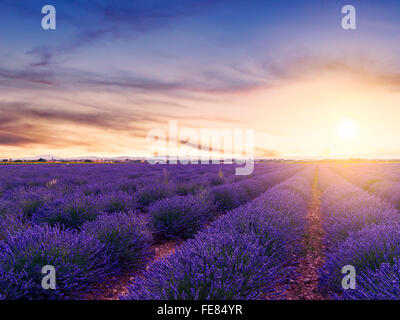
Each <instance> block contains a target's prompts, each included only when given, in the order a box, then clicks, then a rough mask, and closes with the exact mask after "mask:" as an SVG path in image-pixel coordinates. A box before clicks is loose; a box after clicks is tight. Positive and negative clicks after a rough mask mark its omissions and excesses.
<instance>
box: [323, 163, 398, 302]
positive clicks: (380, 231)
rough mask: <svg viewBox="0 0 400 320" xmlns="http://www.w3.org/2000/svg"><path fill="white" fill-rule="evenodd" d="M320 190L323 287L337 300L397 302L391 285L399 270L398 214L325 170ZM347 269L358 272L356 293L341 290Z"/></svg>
mask: <svg viewBox="0 0 400 320" xmlns="http://www.w3.org/2000/svg"><path fill="white" fill-rule="evenodd" d="M320 188H321V190H322V191H323V194H322V206H321V211H322V214H323V227H324V229H325V230H326V236H325V244H326V246H327V248H328V249H327V252H326V262H325V265H324V267H323V269H322V270H321V277H320V285H321V288H322V289H323V290H326V291H327V292H329V293H331V294H332V295H333V296H334V297H336V298H338V299H399V298H400V287H399V283H398V282H397V283H396V282H394V283H391V281H392V280H394V279H396V278H397V277H398V275H399V271H400V269H399V268H398V264H396V261H397V257H398V256H399V254H400V234H399V232H398V230H399V226H400V225H399V223H400V214H399V212H398V211H397V210H396V209H395V208H394V207H393V206H391V205H390V204H389V203H387V202H384V201H382V200H381V199H380V198H378V197H375V196H373V195H371V194H368V193H367V192H366V191H365V190H363V189H361V188H359V187H357V186H355V185H353V184H351V183H349V182H348V181H346V180H345V179H344V178H343V177H341V176H339V175H338V174H337V173H335V172H333V171H332V170H330V169H328V168H326V167H321V169H320ZM347 265H351V266H353V267H354V268H355V270H356V288H355V289H344V288H343V287H342V279H343V276H344V275H343V274H342V268H343V267H344V266H347ZM389 283H391V284H390V285H389Z"/></svg>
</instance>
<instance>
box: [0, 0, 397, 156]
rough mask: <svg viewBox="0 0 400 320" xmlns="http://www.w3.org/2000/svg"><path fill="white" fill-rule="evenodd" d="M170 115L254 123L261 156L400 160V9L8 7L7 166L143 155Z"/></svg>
mask: <svg viewBox="0 0 400 320" xmlns="http://www.w3.org/2000/svg"><path fill="white" fill-rule="evenodd" d="M128 3H129V4H128ZM46 4H52V5H54V6H55V8H56V10H57V28H56V30H48V31H45V30H43V29H42V28H41V19H42V17H43V15H42V14H41V8H42V6H44V5H46ZM346 4H351V5H353V6H354V7H355V8H356V12H357V29H356V30H344V29H343V28H342V26H341V19H342V17H343V14H342V13H341V9H342V7H343V5H346ZM169 120H176V121H177V122H178V126H179V127H190V128H196V129H197V128H232V129H233V128H236V129H237V128H241V129H253V130H255V133H256V154H257V156H262V157H272V158H281V157H282V158H285V157H297V158H302V157H309V156H311V157H336V156H359V157H377V158H395V157H400V2H399V1H398V0H397V1H384V0H380V1H376V0H374V1H370V0H368V1H367V0H363V1H353V0H351V1H331V0H330V1H328V0H325V1H318V0H314V1H285V0H279V1H267V0H264V1H256V0H252V1H249V0H247V1H245V0H243V1H235V0H229V1H228V0H227V1H224V0H220V1H215V0H213V1H208V0H203V1H198V0H197V1H196V0H191V1H189V0H188V1H173V0H171V1H152V0H146V1H83V0H68V1H47V0H46V1H40V0H35V1H32V0H30V1H28V0H25V1H22V0H2V1H1V3H0V157H1V158H10V157H11V158H17V157H32V156H37V155H48V154H51V155H56V156H60V157H76V156H145V155H147V154H148V147H149V146H148V142H146V140H145V137H146V134H147V132H148V130H150V129H154V128H162V129H166V128H167V126H168V121H169Z"/></svg>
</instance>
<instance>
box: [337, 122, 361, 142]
mask: <svg viewBox="0 0 400 320" xmlns="http://www.w3.org/2000/svg"><path fill="white" fill-rule="evenodd" d="M357 131H358V128H357V124H356V123H355V121H354V120H352V119H343V120H342V121H340V123H339V126H338V130H337V133H338V136H339V138H340V139H342V140H353V139H354V138H355V136H356V135H357Z"/></svg>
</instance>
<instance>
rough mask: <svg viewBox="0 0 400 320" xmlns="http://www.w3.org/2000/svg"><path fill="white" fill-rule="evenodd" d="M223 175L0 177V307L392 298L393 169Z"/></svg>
mask: <svg viewBox="0 0 400 320" xmlns="http://www.w3.org/2000/svg"><path fill="white" fill-rule="evenodd" d="M234 171H235V167H234V166H233V165H186V166H185V165H154V166H152V165H149V164H70V165H69V164H42V165H35V164H28V165H2V166H0V176H1V180H0V298H1V299H5V300H14V299H124V300H126V299H128V300H130V299H133V300H138V299H139V300H160V299H161V300H165V299H267V300H271V299H399V298H400V286H399V278H400V260H399V256H400V233H399V230H400V225H399V223H400V213H399V212H398V210H399V209H400V165H397V164H389V163H388V164H385V163H382V164H366V163H364V164H346V165H338V164H335V165H333V164H317V163H309V164H305V163H257V164H256V167H255V170H254V172H253V174H251V175H250V176H237V175H235V174H234ZM48 265H50V266H54V268H55V271H56V287H55V288H53V289H47V290H46V289H44V288H43V285H42V279H43V277H44V274H43V273H42V268H43V267H44V266H48ZM348 265H350V266H353V267H354V269H355V271H356V279H355V280H356V281H355V283H356V286H355V288H350V289H349V288H346V286H343V277H344V276H345V274H343V273H342V268H343V267H344V266H348Z"/></svg>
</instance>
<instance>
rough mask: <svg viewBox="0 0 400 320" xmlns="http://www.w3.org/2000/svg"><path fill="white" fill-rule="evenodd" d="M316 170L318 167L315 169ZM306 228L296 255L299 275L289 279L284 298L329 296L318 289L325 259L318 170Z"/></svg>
mask: <svg viewBox="0 0 400 320" xmlns="http://www.w3.org/2000/svg"><path fill="white" fill-rule="evenodd" d="M317 170H318V169H317ZM307 221H308V224H307V228H306V232H305V235H304V237H303V245H304V254H303V255H302V256H299V257H297V259H298V264H297V270H296V272H297V273H298V274H299V276H298V277H297V278H296V279H292V280H290V286H289V288H288V289H287V290H286V291H285V295H284V299H286V300H327V299H329V297H327V296H325V295H324V294H322V293H321V292H320V291H319V289H318V278H319V276H318V269H319V268H320V267H322V266H323V264H324V261H325V256H324V250H325V247H324V245H323V237H324V229H323V228H322V224H321V210H320V192H319V190H318V171H316V173H315V176H314V181H313V186H312V198H311V201H310V204H309V207H308V212H307Z"/></svg>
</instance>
